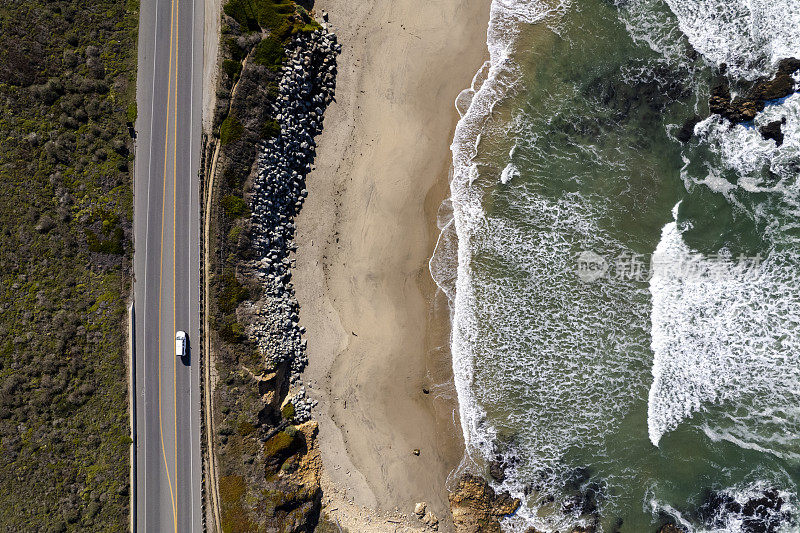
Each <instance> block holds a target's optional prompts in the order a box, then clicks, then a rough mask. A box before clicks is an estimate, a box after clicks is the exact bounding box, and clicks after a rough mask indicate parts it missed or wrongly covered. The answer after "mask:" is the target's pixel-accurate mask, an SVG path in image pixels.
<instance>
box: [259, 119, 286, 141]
mask: <svg viewBox="0 0 800 533" xmlns="http://www.w3.org/2000/svg"><path fill="white" fill-rule="evenodd" d="M280 134H281V125H280V124H278V121H277V120H275V119H273V118H270V119H267V120H266V121H265V122H264V125H263V126H261V137H262V138H264V139H270V138H272V137H277V136H278V135H280Z"/></svg>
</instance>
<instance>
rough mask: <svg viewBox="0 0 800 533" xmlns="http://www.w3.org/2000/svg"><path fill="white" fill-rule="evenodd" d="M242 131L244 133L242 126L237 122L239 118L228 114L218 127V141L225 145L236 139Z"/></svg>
mask: <svg viewBox="0 0 800 533" xmlns="http://www.w3.org/2000/svg"><path fill="white" fill-rule="evenodd" d="M242 133H244V126H242V123H241V122H239V119H237V118H236V117H235V116H233V115H228V117H227V118H226V119H225V120H223V121H222V124H221V125H220V127H219V141H220V142H221V143H222V145H223V146H225V145H226V144H230V143H232V142H236V141H238V140H239V139H240V138H241V136H242Z"/></svg>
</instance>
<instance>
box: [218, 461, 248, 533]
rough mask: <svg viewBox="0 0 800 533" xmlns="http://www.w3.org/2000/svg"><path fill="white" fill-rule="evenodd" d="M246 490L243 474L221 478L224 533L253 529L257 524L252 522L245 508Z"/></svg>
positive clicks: (220, 493) (237, 532)
mask: <svg viewBox="0 0 800 533" xmlns="http://www.w3.org/2000/svg"><path fill="white" fill-rule="evenodd" d="M245 492H246V487H245V481H244V478H243V477H242V476H236V475H234V476H223V477H221V478H219V499H220V500H221V501H220V507H221V512H222V518H221V520H222V531H223V533H239V532H241V531H253V530H254V529H253V528H254V526H255V524H253V523H252V522H250V519H249V518H248V513H247V512H246V511H245V508H244V496H245Z"/></svg>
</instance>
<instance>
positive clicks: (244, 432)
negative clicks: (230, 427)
mask: <svg viewBox="0 0 800 533" xmlns="http://www.w3.org/2000/svg"><path fill="white" fill-rule="evenodd" d="M255 430H256V427H255V426H254V425H253V424H251V423H250V422H239V427H238V428H237V431H238V433H239V435H241V436H242V437H246V436H248V435H250V434H251V433H252V432H253V431H255Z"/></svg>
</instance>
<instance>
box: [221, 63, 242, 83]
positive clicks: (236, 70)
mask: <svg viewBox="0 0 800 533" xmlns="http://www.w3.org/2000/svg"><path fill="white" fill-rule="evenodd" d="M222 72H224V73H225V74H226V75H227V76H228V77H230V78H231V79H232V80H234V81H235V80H237V79H239V74H241V73H242V62H241V61H235V60H233V59H226V60H224V61H223V62H222Z"/></svg>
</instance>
